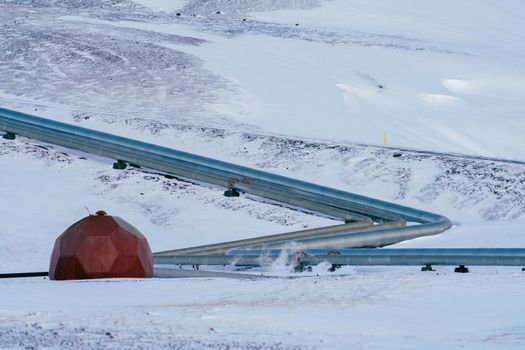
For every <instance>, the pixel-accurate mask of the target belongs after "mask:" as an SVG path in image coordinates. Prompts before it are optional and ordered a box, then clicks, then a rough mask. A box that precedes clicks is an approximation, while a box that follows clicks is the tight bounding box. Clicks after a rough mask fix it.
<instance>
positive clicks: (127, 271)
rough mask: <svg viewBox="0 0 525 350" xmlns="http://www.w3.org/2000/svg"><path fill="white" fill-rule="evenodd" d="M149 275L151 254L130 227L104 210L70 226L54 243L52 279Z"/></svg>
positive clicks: (141, 276)
mask: <svg viewBox="0 0 525 350" xmlns="http://www.w3.org/2000/svg"><path fill="white" fill-rule="evenodd" d="M151 276H153V254H152V252H151V249H150V247H149V244H148V241H147V240H146V238H145V237H144V236H143V235H142V234H141V233H140V232H139V231H138V230H137V229H136V228H135V227H133V226H131V225H130V224H129V223H127V222H126V221H124V220H122V219H121V218H119V217H117V216H108V215H106V213H105V212H104V211H98V212H97V213H96V215H90V216H88V217H86V218H84V219H82V220H80V221H78V222H77V223H75V224H73V225H72V226H70V227H69V228H68V229H67V230H66V231H65V232H64V233H62V234H61V235H60V236H59V237H58V238H57V239H56V242H55V247H54V248H53V253H52V254H51V263H50V266H49V278H50V279H53V280H70V279H90V278H118V277H121V278H124V277H138V278H143V277H151Z"/></svg>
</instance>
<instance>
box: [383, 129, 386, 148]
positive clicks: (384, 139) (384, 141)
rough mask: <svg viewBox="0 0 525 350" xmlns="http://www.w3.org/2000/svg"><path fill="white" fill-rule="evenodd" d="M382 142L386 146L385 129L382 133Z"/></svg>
mask: <svg viewBox="0 0 525 350" xmlns="http://www.w3.org/2000/svg"><path fill="white" fill-rule="evenodd" d="M383 143H384V144H385V146H386V131H385V133H384V134H383Z"/></svg>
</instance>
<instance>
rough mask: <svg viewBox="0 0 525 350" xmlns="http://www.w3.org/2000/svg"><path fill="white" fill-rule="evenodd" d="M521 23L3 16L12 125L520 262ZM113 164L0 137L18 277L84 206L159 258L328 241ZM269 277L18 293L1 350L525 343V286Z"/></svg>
mask: <svg viewBox="0 0 525 350" xmlns="http://www.w3.org/2000/svg"><path fill="white" fill-rule="evenodd" d="M524 23H525V3H523V2H522V1H517V0H509V1H505V2H498V1H490V0H485V1H462V2H461V3H458V2H455V1H449V0H446V1H440V2H435V3H428V2H426V3H420V2H416V1H409V0H403V1H396V2H390V1H378V0H376V1H360V0H329V1H321V0H209V1H203V0H176V1H174V0H171V1H170V0H136V1H132V0H89V1H88V0H35V1H25V0H0V106H2V107H6V108H12V109H15V110H19V111H23V112H27V113H31V114H35V115H39V116H42V117H46V118H50V119H55V120H60V121H63V122H67V123H73V124H77V125H79V126H82V127H86V128H92V129H97V130H102V131H107V132H110V133H114V134H119V135H123V136H127V137H131V138H135V139H139V140H144V141H146V142H151V143H155V144H160V145H165V146H169V147H173V148H177V149H181V150H185V151H189V152H193V153H197V154H201V155H206V156H210V157H214V158H218V159H222V160H226V161H229V162H234V163H239V164H243V165H246V166H250V167H255V168H259V169H264V170H267V171H270V172H274V173H278V174H282V175H286V176H291V177H295V178H299V179H303V180H306V181H310V182H315V183H318V184H322V185H327V186H331V187H335V188H339V189H342V190H347V191H351V192H355V193H359V194H363V195H366V196H371V197H375V198H380V199H384V200H388V201H394V202H396V203H400V204H404V205H409V206H412V207H416V208H421V209H424V210H428V211H433V212H437V213H440V214H444V215H446V216H448V217H449V218H450V219H451V220H452V221H453V223H454V227H453V228H452V229H450V230H449V231H447V232H445V233H444V234H440V235H437V236H433V237H425V238H420V239H416V240H412V241H408V242H403V243H401V244H398V245H396V246H397V247H525V234H524V233H523V226H524V224H525V215H524V214H525V199H524V198H525V156H524V154H525V153H524V152H523V151H524V150H525V138H523V136H522V135H523V134H525V120H524V118H525V107H524V105H523V101H524V98H525V65H524V62H525V30H524V29H525V25H524ZM385 133H386V139H387V140H386V141H387V145H386V146H387V147H384V144H383V142H384V140H383V138H384V134H385ZM394 154H396V157H394ZM398 155H400V156H398ZM111 163H112V160H109V159H103V158H100V157H94V156H92V155H88V154H83V153H80V152H76V151H72V150H68V149H64V148H61V147H57V146H53V145H49V144H44V143H41V142H38V141H35V140H28V139H25V138H21V137H18V138H17V139H16V140H14V141H11V140H4V139H0V169H1V170H0V184H1V185H0V197H1V198H2V199H3V203H4V205H2V206H0V213H1V214H0V219H1V221H2V225H0V240H1V243H0V263H1V264H0V272H14V271H34V270H46V269H47V267H48V262H49V260H48V259H49V255H50V252H51V248H52V246H53V243H54V239H55V238H56V237H57V236H58V235H59V234H60V233H61V232H62V231H63V230H64V229H65V228H67V226H69V225H70V224H72V223H73V222H75V221H76V220H78V219H80V218H81V217H83V216H85V215H87V210H86V207H87V209H88V210H90V211H91V212H94V211H96V210H99V209H104V210H106V211H108V212H109V213H110V214H114V215H119V216H121V217H123V218H125V219H126V220H127V221H129V222H130V223H132V224H134V225H135V226H137V227H138V228H139V229H140V230H141V231H143V233H144V234H145V235H146V236H147V238H148V240H149V242H150V244H151V246H152V249H153V251H160V250H166V249H174V248H179V247H187V246H191V245H197V244H204V243H212V242H219V241H224V240H230V239H238V238H247V237H254V236H258V235H264V234H272V233H280V232H286V231H293V230H298V229H302V228H308V227H319V226H323V225H328V224H333V223H334V222H333V221H332V220H330V219H328V218H325V217H319V216H315V215H311V214H308V213H303V212H300V211H295V210H291V209H286V208H282V207H279V206H274V205H270V204H267V203H261V202H260V201H259V200H258V199H257V198H253V197H250V196H241V197H240V198H226V197H224V196H222V189H218V188H214V187H211V186H205V185H199V184H193V183H189V182H185V181H181V180H178V179H175V178H173V177H170V176H167V177H166V176H165V175H162V174H157V173H152V172H148V171H144V170H141V169H137V168H132V167H131V168H128V169H126V170H123V171H116V170H113V169H112V168H111ZM262 272H263V273H264V274H266V275H273V276H279V278H275V279H263V280H248V281H229V280H219V279H208V278H207V279H198V280H161V279H153V280H112V281H110V280H101V281H89V282H86V281H71V282H64V283H58V282H52V281H49V280H47V279H19V280H0V300H2V302H0V348H28V347H33V348H76V349H78V348H81V349H84V348H86V349H90V348H110V349H111V348H132V347H134V348H152V349H158V348H185V349H186V348H188V349H208V348H209V349H344V348H352V347H357V348H385V347H389V348H390V347H392V344H395V345H396V346H395V347H396V348H430V349H443V348H459V347H461V348H471V349H484V348H486V349H493V348H509V349H521V348H523V346H524V345H525V323H524V321H523V317H522V315H523V313H524V312H525V307H524V305H525V304H523V302H521V301H520V300H521V299H522V294H523V293H522V290H523V287H524V285H525V284H524V280H523V278H524V276H525V275H523V273H521V272H520V270H519V269H514V268H513V269H511V268H488V267H487V268H482V267H478V268H472V269H471V273H470V274H467V275H460V274H454V273H453V272H452V270H451V269H450V268H444V267H443V268H438V271H437V272H429V273H422V272H420V271H419V269H418V268H377V267H368V268H352V267H345V268H343V269H341V270H338V272H340V274H339V273H338V274H333V273H328V272H327V271H326V266H318V267H315V268H314V271H313V272H312V273H304V274H294V273H291V272H290V271H289V269H288V268H287V267H284V266H274V267H272V268H269V269H266V270H263V271H262Z"/></svg>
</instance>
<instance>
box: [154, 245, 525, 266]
mask: <svg viewBox="0 0 525 350" xmlns="http://www.w3.org/2000/svg"><path fill="white" fill-rule="evenodd" d="M283 258H284V260H285V262H286V263H287V264H297V263H298V262H300V263H302V264H305V265H317V264H319V263H322V262H327V263H329V264H333V265H355V266H359V265H361V266H366V265H376V266H403V265H405V266H424V265H466V266H475V265H478V266H525V249H522V248H519V249H518V248H479V249H477V248H476V249H471V248H468V249H463V248H454V249H441V248H436V249H428V248H421V249H341V250H339V251H337V252H331V251H328V250H307V251H304V252H303V253H290V254H287V253H286V252H285V251H282V250H273V251H267V250H260V251H256V250H254V251H251V252H242V253H241V254H240V255H235V254H233V253H231V255H205V256H195V255H194V256H185V255H173V256H159V257H155V263H156V264H175V265H230V264H233V265H236V266H267V265H271V264H272V263H274V262H275V261H276V260H280V261H283Z"/></svg>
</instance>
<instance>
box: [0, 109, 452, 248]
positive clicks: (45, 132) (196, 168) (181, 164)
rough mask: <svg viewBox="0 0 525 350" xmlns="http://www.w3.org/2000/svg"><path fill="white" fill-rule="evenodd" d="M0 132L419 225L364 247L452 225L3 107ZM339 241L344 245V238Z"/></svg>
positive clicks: (375, 236) (389, 232) (311, 205)
mask: <svg viewBox="0 0 525 350" xmlns="http://www.w3.org/2000/svg"><path fill="white" fill-rule="evenodd" d="M0 129H1V130H4V131H6V132H10V133H14V134H19V135H22V136H26V137H30V138H34V139H38V140H41V141H44V142H50V143H53V144H57V145H60V146H64V147H69V148H74V149H77V150H80V151H84V152H88V153H93V154H97V155H100V156H104V157H108V158H112V159H117V160H123V161H127V162H130V163H133V164H137V165H140V166H143V167H147V168H152V169H155V170H159V171H165V172H167V173H171V174H175V175H178V176H181V177H185V178H189V179H193V180H197V181H202V182H207V183H211V184H215V185H219V186H227V184H228V180H229V179H232V178H233V179H236V181H235V182H234V188H235V189H237V190H240V191H244V192H247V193H251V194H255V195H258V196H261V197H264V198H268V199H271V200H276V201H280V202H283V203H287V204H291V205H293V203H294V202H295V203H296V202H297V201H301V205H302V206H303V207H304V208H306V209H310V210H316V209H315V208H317V209H318V210H319V208H320V207H322V208H323V209H322V210H323V211H321V213H323V214H327V215H330V213H326V210H327V209H328V210H329V208H330V207H333V208H335V209H337V210H346V211H350V212H356V213H358V214H360V215H366V216H369V217H373V218H379V219H381V218H384V219H385V220H387V221H388V220H390V221H391V220H395V219H399V218H401V219H403V220H406V221H411V222H417V223H421V225H413V226H407V227H404V228H393V229H386V230H381V231H380V232H379V231H378V232H379V233H376V232H373V231H372V232H369V235H370V237H369V238H368V239H366V240H363V242H364V244H365V245H364V246H385V245H389V244H394V243H398V242H401V241H403V240H406V239H412V238H416V237H421V236H427V235H433V234H438V233H440V232H443V231H445V230H446V229H448V228H449V227H450V226H451V223H450V221H449V220H448V219H447V218H445V217H443V216H440V215H437V214H432V213H429V212H425V211H421V210H417V209H412V208H408V207H405V206H401V205H397V204H394V203H388V202H385V201H381V200H377V199H372V198H368V197H364V196H360V195H357V194H353V193H349V192H344V191H340V190H336V189H332V188H328V187H324V186H319V185H315V184H312V183H308V182H304V181H300V180H295V179H291V178H287V177H284V176H280V175H275V174H271V173H268V172H264V171H260V170H255V169H251V168H247V167H243V166H239V165H235V164H231V163H227V162H223V161H219V160H215V159H211V158H206V157H202V156H198V155H194V154H191V153H187V152H182V151H177V150H174V149H170V148H166V147H161V146H157V145H152V144H148V143H145V142H140V141H136V140H131V139H127V138H124V137H120V136H116V135H111V134H107V133H104V132H99V131H94V130H89V129H85V128H81V127H78V126H74V125H69V124H65V123H60V122H56V121H52V120H47V119H43V118H39V117H35V116H31V115H28V114H24V113H20V112H16V111H12V110H8V109H3V108H0ZM339 242H340V243H341V244H346V242H347V240H344V239H342V240H340V241H339ZM333 243H336V241H335V239H334V241H333ZM338 248H342V247H341V246H339V247H338Z"/></svg>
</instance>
